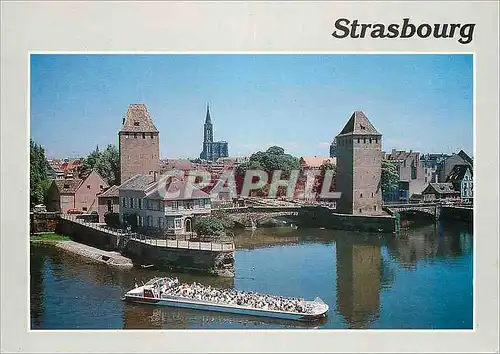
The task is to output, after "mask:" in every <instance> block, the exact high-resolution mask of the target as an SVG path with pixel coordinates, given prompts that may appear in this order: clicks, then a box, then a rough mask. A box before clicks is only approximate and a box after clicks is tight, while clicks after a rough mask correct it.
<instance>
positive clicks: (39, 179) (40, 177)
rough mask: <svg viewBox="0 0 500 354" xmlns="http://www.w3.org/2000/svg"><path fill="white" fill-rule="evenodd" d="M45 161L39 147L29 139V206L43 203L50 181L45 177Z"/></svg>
mask: <svg viewBox="0 0 500 354" xmlns="http://www.w3.org/2000/svg"><path fill="white" fill-rule="evenodd" d="M47 166H48V163H47V160H46V158H45V150H44V148H43V147H42V146H41V145H38V144H36V143H35V142H34V141H33V140H32V139H30V204H31V206H34V205H36V204H40V203H43V202H45V199H46V196H47V191H48V189H49V187H50V180H49V178H48V177H47Z"/></svg>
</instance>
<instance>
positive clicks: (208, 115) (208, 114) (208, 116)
mask: <svg viewBox="0 0 500 354" xmlns="http://www.w3.org/2000/svg"><path fill="white" fill-rule="evenodd" d="M205 124H212V119H211V118H210V107H209V105H208V103H207V116H206V117H205Z"/></svg>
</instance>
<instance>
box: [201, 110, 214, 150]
mask: <svg viewBox="0 0 500 354" xmlns="http://www.w3.org/2000/svg"><path fill="white" fill-rule="evenodd" d="M203 141H204V142H206V143H211V142H213V141H214V130H213V125H212V119H211V118H210V107H209V106H208V103H207V115H206V117H205V126H204V129H203Z"/></svg>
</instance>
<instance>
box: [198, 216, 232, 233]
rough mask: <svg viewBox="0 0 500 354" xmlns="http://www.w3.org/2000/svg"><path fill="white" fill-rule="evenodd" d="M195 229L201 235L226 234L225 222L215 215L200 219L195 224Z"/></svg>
mask: <svg viewBox="0 0 500 354" xmlns="http://www.w3.org/2000/svg"><path fill="white" fill-rule="evenodd" d="M194 231H195V232H196V233H197V234H198V235H199V236H214V237H220V236H224V235H225V234H226V225H225V223H224V222H223V221H222V220H220V219H217V218H214V217H207V218H202V219H198V220H197V221H196V223H195V224H194Z"/></svg>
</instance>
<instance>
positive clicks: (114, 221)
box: [104, 211, 120, 228]
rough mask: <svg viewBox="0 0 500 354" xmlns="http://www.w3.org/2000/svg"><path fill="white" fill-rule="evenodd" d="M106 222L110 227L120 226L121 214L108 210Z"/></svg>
mask: <svg viewBox="0 0 500 354" xmlns="http://www.w3.org/2000/svg"><path fill="white" fill-rule="evenodd" d="M104 222H105V223H106V225H108V226H109V227H114V228H117V227H118V226H120V214H118V213H113V212H110V211H108V212H106V213H105V214H104Z"/></svg>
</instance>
